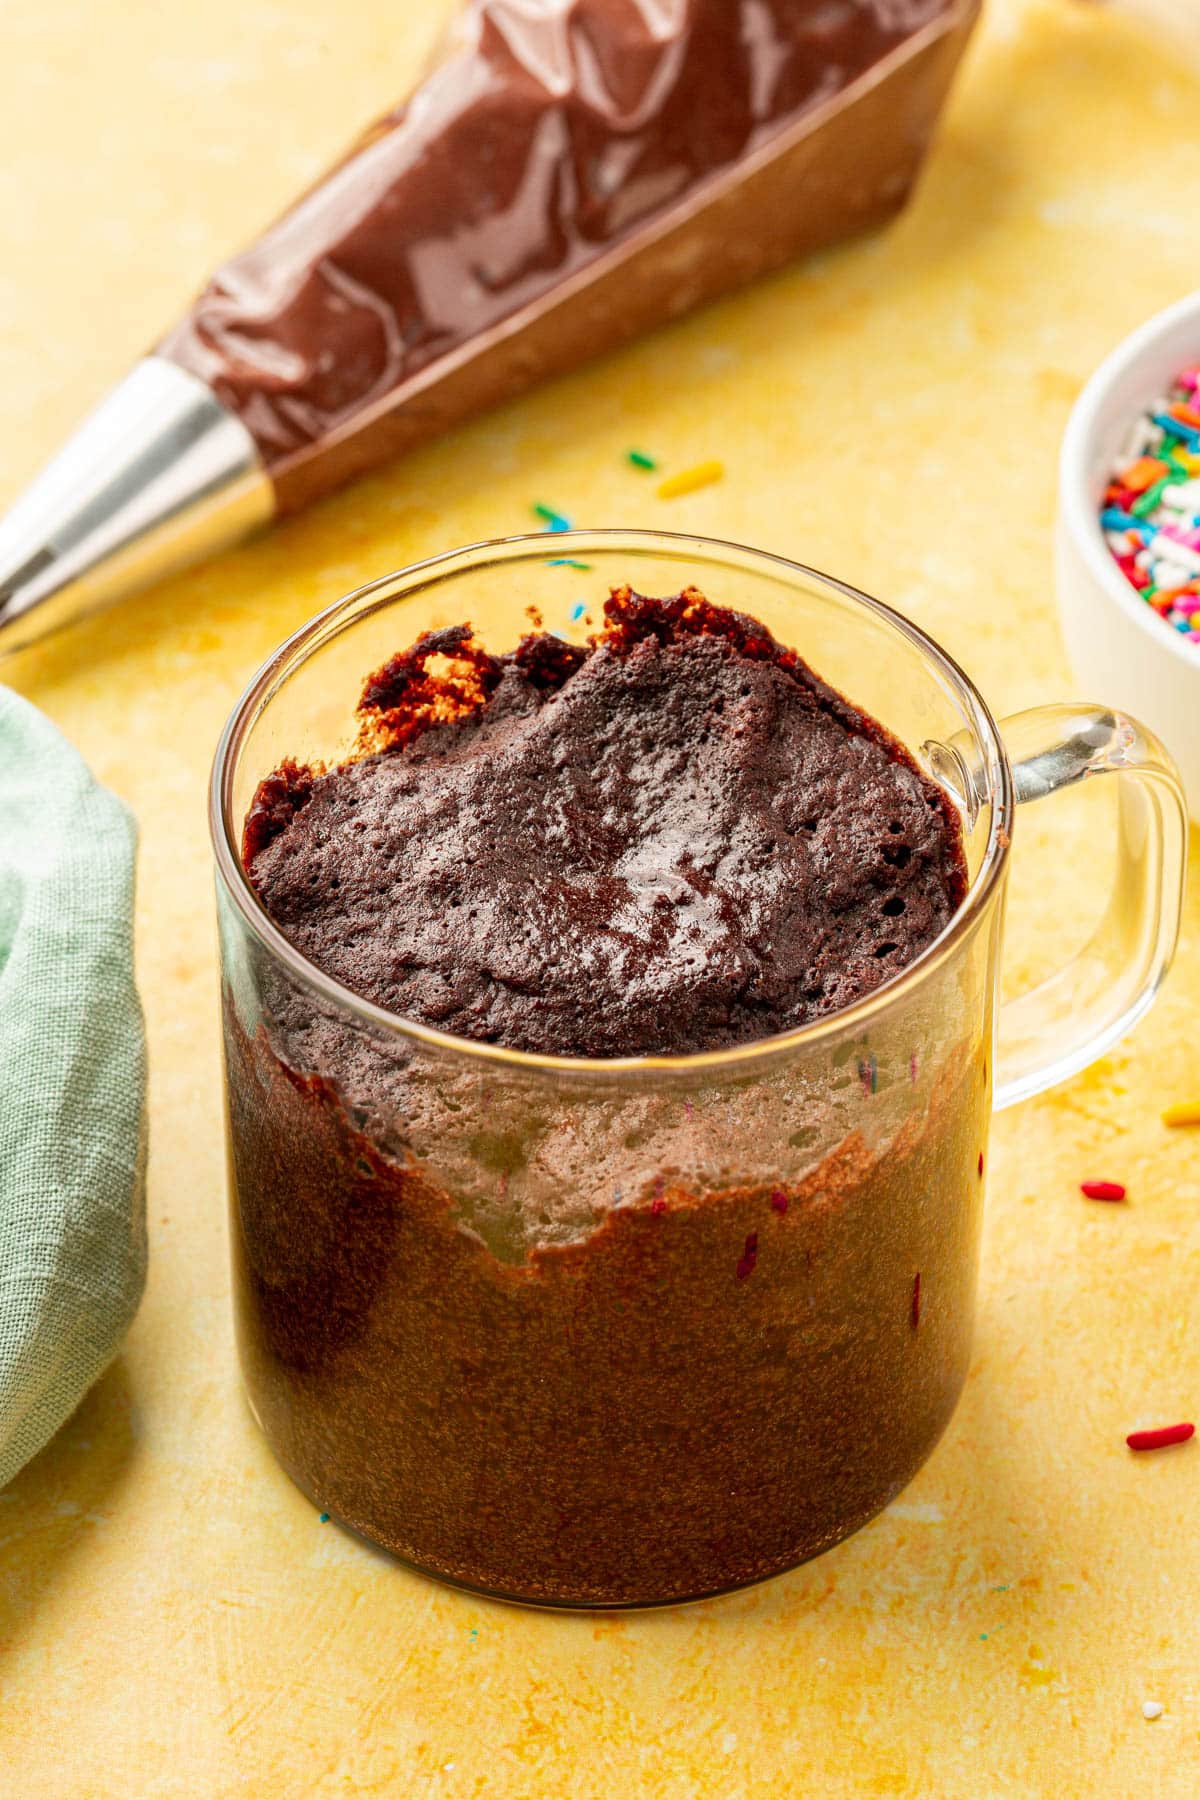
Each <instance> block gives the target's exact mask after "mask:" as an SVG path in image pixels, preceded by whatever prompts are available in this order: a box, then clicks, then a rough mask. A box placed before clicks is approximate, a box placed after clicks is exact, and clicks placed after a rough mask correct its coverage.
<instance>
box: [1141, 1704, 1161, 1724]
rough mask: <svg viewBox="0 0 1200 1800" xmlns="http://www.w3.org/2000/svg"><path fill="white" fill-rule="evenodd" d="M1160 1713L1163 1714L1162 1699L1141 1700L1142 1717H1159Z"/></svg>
mask: <svg viewBox="0 0 1200 1800" xmlns="http://www.w3.org/2000/svg"><path fill="white" fill-rule="evenodd" d="M1162 1715H1163V1709H1162V1701H1161V1700H1143V1701H1142V1717H1143V1719H1161V1718H1162Z"/></svg>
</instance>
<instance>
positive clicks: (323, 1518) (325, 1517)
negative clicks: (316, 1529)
mask: <svg viewBox="0 0 1200 1800" xmlns="http://www.w3.org/2000/svg"><path fill="white" fill-rule="evenodd" d="M320 1523H321V1524H322V1525H328V1523H329V1514H328V1513H322V1514H321V1518H320Z"/></svg>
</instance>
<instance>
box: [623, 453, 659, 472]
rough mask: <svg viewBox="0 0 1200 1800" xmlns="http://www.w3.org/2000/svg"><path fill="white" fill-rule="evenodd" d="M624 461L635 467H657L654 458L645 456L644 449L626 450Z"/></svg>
mask: <svg viewBox="0 0 1200 1800" xmlns="http://www.w3.org/2000/svg"><path fill="white" fill-rule="evenodd" d="M625 461H626V462H628V463H632V464H633V466H634V468H635V469H657V467H658V464H657V463H656V462H655V460H654V458H653V457H652V456H647V455H646V452H645V451H644V450H627V451H626V452H625Z"/></svg>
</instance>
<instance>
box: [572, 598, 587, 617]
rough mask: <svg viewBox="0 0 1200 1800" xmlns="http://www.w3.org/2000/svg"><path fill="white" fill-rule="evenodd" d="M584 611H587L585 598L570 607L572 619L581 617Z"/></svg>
mask: <svg viewBox="0 0 1200 1800" xmlns="http://www.w3.org/2000/svg"><path fill="white" fill-rule="evenodd" d="M586 611H587V602H586V601H585V600H581V601H580V602H579V605H578V606H573V607H572V608H571V617H572V619H582V617H583V615H584V613H585V612H586Z"/></svg>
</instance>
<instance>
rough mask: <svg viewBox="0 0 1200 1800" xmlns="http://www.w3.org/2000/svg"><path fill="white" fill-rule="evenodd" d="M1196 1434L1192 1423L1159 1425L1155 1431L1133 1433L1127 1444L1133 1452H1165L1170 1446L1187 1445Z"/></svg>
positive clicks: (1127, 1439)
mask: <svg viewBox="0 0 1200 1800" xmlns="http://www.w3.org/2000/svg"><path fill="white" fill-rule="evenodd" d="M1195 1433H1196V1427H1195V1426H1194V1425H1192V1424H1190V1423H1184V1424H1182V1425H1158V1426H1156V1427H1155V1429H1154V1430H1153V1431H1131V1432H1130V1434H1129V1436H1128V1437H1127V1438H1126V1439H1125V1442H1126V1443H1127V1444H1128V1445H1129V1448H1130V1449H1131V1450H1165V1449H1166V1448H1167V1446H1168V1445H1169V1444H1186V1443H1187V1441H1188V1439H1189V1438H1190V1437H1194V1436H1195Z"/></svg>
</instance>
